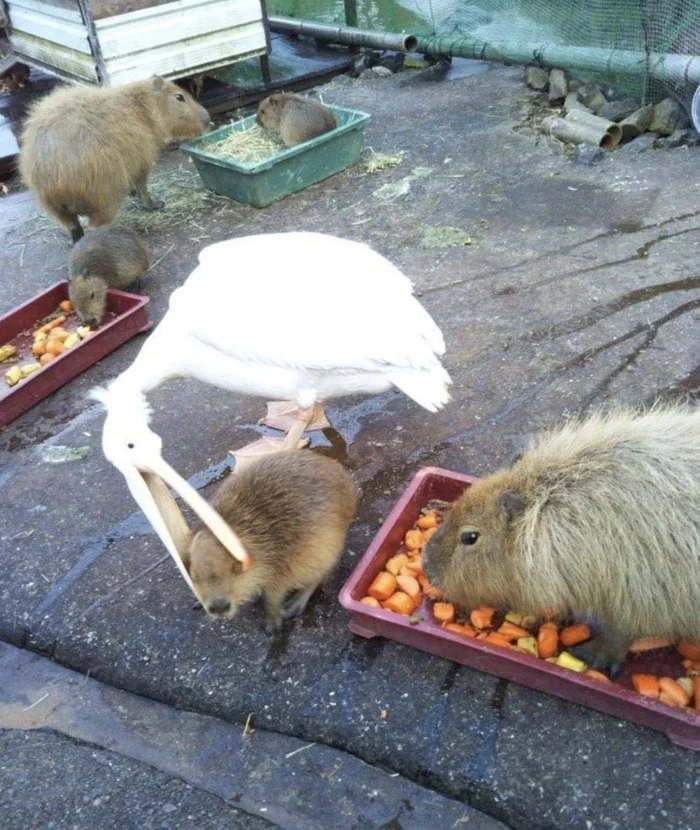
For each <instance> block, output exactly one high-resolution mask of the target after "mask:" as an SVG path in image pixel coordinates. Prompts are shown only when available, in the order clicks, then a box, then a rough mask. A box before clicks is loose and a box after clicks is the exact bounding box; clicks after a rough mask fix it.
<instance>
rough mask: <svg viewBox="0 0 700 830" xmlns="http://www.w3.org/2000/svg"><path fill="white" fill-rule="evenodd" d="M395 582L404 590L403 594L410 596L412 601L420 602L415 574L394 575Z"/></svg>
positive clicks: (419, 591)
mask: <svg viewBox="0 0 700 830" xmlns="http://www.w3.org/2000/svg"><path fill="white" fill-rule="evenodd" d="M396 584H397V585H398V586H399V588H400V589H401V590H402V591H403V592H404V594H408V596H409V597H411V599H412V600H413V602H414V603H419V602H420V595H421V590H420V585H419V584H418V580H417V579H416V578H415V576H402V575H401V574H399V575H398V576H397V577H396Z"/></svg>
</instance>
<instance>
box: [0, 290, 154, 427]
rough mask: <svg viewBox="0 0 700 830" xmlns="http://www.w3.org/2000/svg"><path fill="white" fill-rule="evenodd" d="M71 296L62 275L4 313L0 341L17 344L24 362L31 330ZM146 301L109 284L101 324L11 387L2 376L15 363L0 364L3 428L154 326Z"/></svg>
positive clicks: (3, 343) (28, 359)
mask: <svg viewBox="0 0 700 830" xmlns="http://www.w3.org/2000/svg"><path fill="white" fill-rule="evenodd" d="M67 298H68V283H67V282H66V281H65V280H64V281H63V282H57V283H56V284H55V285H52V286H51V287H50V288H47V289H46V291H44V292H42V293H41V294H37V295H36V296H35V297H32V299H31V300H28V301H27V302H26V303H23V304H22V305H21V306H18V307H17V308H15V309H13V310H12V311H10V312H8V313H7V314H5V315H4V316H3V317H0V346H4V345H5V344H6V343H13V344H14V345H15V346H17V348H18V349H19V351H20V354H21V355H22V358H21V361H20V362H25V358H26V362H29V361H31V360H33V359H34V358H33V357H32V356H31V351H30V347H31V344H32V335H31V331H32V329H34V328H35V327H36V325H37V323H38V322H39V321H40V320H42V319H43V318H44V317H48V316H49V315H50V314H53V312H54V311H56V309H57V308H58V304H59V303H60V302H61V300H65V299H67ZM147 303H148V297H142V296H140V295H138V294H127V293H126V292H125V291H118V290H116V289H110V290H109V291H108V293H107V312H106V314H105V317H104V320H103V321H102V325H101V326H100V328H99V329H97V331H96V332H95V333H94V334H92V335H90V337H88V338H86V339H85V340H83V341H82V342H81V343H79V344H78V345H76V346H74V347H73V348H72V349H69V350H68V351H66V352H64V353H63V354H61V355H59V356H58V357H57V358H56V359H55V360H52V361H51V363H47V364H46V366H43V367H42V368H41V369H38V370H37V371H36V372H34V373H33V374H31V375H29V376H28V377H27V378H25V379H24V380H21V381H20V382H19V383H17V384H16V385H15V386H8V385H7V383H6V382H5V378H4V374H5V370H6V369H7V368H9V367H10V366H11V365H12V361H7V362H6V363H0V369H1V370H2V373H1V374H0V427H4V426H7V424H9V423H10V422H11V421H13V420H14V419H15V418H17V417H18V416H19V415H21V414H22V413H23V412H26V411H27V410H28V409H30V408H31V407H32V406H34V404H36V403H39V401H41V400H43V399H44V398H45V397H47V396H48V395H50V394H51V393H52V392H55V391H56V389H58V388H59V387H60V386H63V384H64V383H67V382H68V381H69V380H72V379H73V378H74V377H75V376H76V375H79V374H80V373H81V372H84V371H85V370H86V369H87V368H88V367H89V366H92V364H93V363H97V361H98V360H101V359H102V358H103V357H105V356H106V355H108V354H109V353H110V352H113V351H114V350H115V349H116V348H118V347H119V346H121V345H122V343H126V341H127V340H130V339H131V338H132V337H133V336H134V335H136V334H139V333H140V332H142V331H147V330H148V329H149V328H151V326H152V325H153V324H152V323H151V321H150V320H149V319H148V315H147V313H146V304H147ZM71 328H75V325H73V326H71Z"/></svg>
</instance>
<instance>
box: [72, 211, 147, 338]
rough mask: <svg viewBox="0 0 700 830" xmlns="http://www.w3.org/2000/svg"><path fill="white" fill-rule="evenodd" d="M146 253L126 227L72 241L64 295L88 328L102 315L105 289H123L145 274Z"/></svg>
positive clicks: (94, 231)
mask: <svg viewBox="0 0 700 830" xmlns="http://www.w3.org/2000/svg"><path fill="white" fill-rule="evenodd" d="M148 264H149V262H148V251H147V249H146V246H145V245H144V243H143V241H142V239H141V237H140V236H139V235H138V234H137V233H136V231H132V230H131V229H130V228H119V227H116V226H114V225H105V226H104V227H102V228H93V229H91V230H89V231H88V232H87V234H86V235H85V236H84V237H83V238H82V239H80V240H79V241H78V242H76V244H75V247H74V248H73V250H72V251H71V255H70V264H69V277H68V278H69V280H70V282H69V285H68V296H69V297H70V301H71V302H72V303H73V308H74V309H75V311H76V312H77V314H78V316H79V317H80V319H81V320H82V322H83V323H85V324H86V325H88V326H98V325H99V324H100V321H101V320H102V317H103V315H104V313H105V306H106V304H107V289H108V288H126V287H127V286H128V285H131V284H132V283H133V282H135V281H136V280H139V279H141V277H143V276H144V274H145V273H146V272H147V271H148Z"/></svg>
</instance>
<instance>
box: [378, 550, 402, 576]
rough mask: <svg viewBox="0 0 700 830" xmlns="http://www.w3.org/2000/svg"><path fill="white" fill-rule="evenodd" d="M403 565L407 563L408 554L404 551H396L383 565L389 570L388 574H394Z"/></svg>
mask: <svg viewBox="0 0 700 830" xmlns="http://www.w3.org/2000/svg"><path fill="white" fill-rule="evenodd" d="M404 565H408V556H406V554H405V553H397V554H396V556H392V557H391V559H389V560H388V561H387V563H386V565H385V566H384V568H385V569H386V570H387V571H389V573H390V574H394V576H396V574H397V573H398V572H399V571H400V570H401V568H403V566H404Z"/></svg>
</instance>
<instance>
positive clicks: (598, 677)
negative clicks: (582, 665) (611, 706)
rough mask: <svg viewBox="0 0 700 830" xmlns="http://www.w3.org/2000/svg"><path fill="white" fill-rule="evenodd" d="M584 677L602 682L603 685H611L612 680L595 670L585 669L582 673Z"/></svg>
mask: <svg viewBox="0 0 700 830" xmlns="http://www.w3.org/2000/svg"><path fill="white" fill-rule="evenodd" d="M584 675H585V676H586V677H593V678H595V679H596V680H602V681H603V683H612V680H611V679H610V678H609V677H608V676H607V674H604V673H603V672H602V671H598V670H597V669H586V670H585V671H584Z"/></svg>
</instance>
